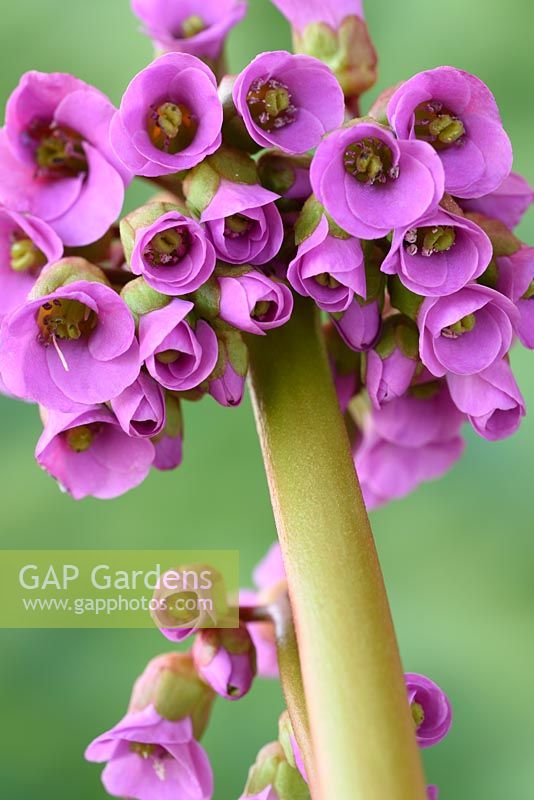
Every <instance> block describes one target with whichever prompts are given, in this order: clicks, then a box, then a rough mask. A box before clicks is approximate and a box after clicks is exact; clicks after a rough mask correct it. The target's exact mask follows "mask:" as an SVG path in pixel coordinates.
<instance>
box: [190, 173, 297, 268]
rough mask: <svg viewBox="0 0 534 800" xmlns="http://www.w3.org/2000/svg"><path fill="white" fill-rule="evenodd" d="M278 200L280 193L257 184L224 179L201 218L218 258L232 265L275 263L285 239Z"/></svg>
mask: <svg viewBox="0 0 534 800" xmlns="http://www.w3.org/2000/svg"><path fill="white" fill-rule="evenodd" d="M276 200H278V195H277V194H274V192H269V191H268V190H267V189H264V188H263V187H262V186H259V185H257V184H252V185H247V184H239V183H233V182H231V181H228V180H225V179H222V180H221V181H220V184H219V188H218V189H217V192H216V194H215V196H214V197H213V199H212V200H211V202H210V204H209V205H208V207H207V208H206V209H205V210H204V212H203V213H202V216H201V218H200V221H201V222H202V223H203V224H204V226H205V229H206V233H207V235H208V237H209V238H210V240H211V242H212V243H213V246H214V247H215V251H216V253H217V257H218V258H220V259H221V260H222V261H226V262H227V263H228V264H251V265H252V266H257V265H260V264H266V263H267V262H268V261H271V259H273V258H274V257H275V256H276V255H277V254H278V251H279V250H280V247H281V245H282V240H283V238H284V226H283V223H282V218H281V216H280V212H279V211H278V209H277V208H276V206H275V201H276Z"/></svg>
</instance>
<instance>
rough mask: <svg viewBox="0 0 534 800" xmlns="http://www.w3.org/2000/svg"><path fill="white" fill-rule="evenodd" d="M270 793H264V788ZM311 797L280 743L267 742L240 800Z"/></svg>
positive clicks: (305, 798) (300, 798)
mask: <svg viewBox="0 0 534 800" xmlns="http://www.w3.org/2000/svg"><path fill="white" fill-rule="evenodd" d="M268 789H270V793H269V794H268V795H265V794H264V792H265V790H268ZM265 796H267V797H268V798H269V800H310V792H309V789H308V786H307V784H306V782H305V780H304V778H303V777H302V775H301V774H300V772H299V771H298V769H296V768H295V767H293V766H291V764H290V763H289V762H288V761H287V759H286V757H285V754H284V751H283V749H282V747H281V745H280V744H279V742H272V743H271V744H268V745H266V746H265V747H264V748H263V749H262V750H260V752H259V753H258V757H257V759H256V763H255V764H254V766H252V767H251V769H250V771H249V774H248V780H247V784H246V786H245V791H244V792H243V795H242V798H241V800H245V798H248V800H253V799H254V800H259V798H263V797H265Z"/></svg>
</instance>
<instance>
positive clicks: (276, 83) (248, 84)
mask: <svg viewBox="0 0 534 800" xmlns="http://www.w3.org/2000/svg"><path fill="white" fill-rule="evenodd" d="M233 97H234V103H235V107H236V108H237V111H238V112H239V114H240V115H241V117H242V118H243V121H244V123H245V126H246V128H247V131H248V132H249V134H250V136H251V137H252V139H253V140H254V141H255V142H257V143H258V144H259V145H261V147H276V148H278V149H279V150H283V151H285V152H287V153H305V152H306V151H307V150H311V149H312V148H314V147H317V145H318V144H319V142H320V141H321V138H322V137H323V136H324V134H325V133H328V132H329V131H331V130H334V129H335V128H337V127H338V126H339V125H341V124H342V122H343V118H344V113H345V101H344V97H343V92H342V90H341V88H340V86H339V83H338V82H337V80H336V78H335V77H334V75H333V73H332V72H331V70H330V69H329V68H328V67H326V66H325V65H324V64H322V63H321V62H320V61H318V60H317V59H315V58H310V56H304V55H292V54H291V53H287V52H285V51H283V50H279V51H276V52H272V53H261V54H260V55H259V56H256V58H255V59H254V60H253V61H252V62H251V64H249V66H248V67H246V69H244V70H243V72H242V73H241V74H240V75H239V76H238V78H237V80H236V82H235V85H234V90H233ZM325 98H327V101H326V102H325Z"/></svg>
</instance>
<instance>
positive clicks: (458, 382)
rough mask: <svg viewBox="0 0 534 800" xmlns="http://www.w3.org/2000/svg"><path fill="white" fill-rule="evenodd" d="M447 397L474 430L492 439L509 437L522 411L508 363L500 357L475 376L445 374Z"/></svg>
mask: <svg viewBox="0 0 534 800" xmlns="http://www.w3.org/2000/svg"><path fill="white" fill-rule="evenodd" d="M447 383H448V385H449V390H450V393H451V397H452V399H453V400H454V402H455V403H456V406H457V407H458V408H459V409H460V411H462V412H463V413H464V414H467V415H468V419H469V422H470V423H471V425H472V426H473V428H474V429H475V431H476V432H477V433H478V434H479V436H482V437H483V438H484V439H489V441H492V442H495V441H498V440H499V439H505V438H507V437H508V436H512V435H513V434H514V433H515V432H516V431H517V430H518V428H519V426H520V425H521V422H522V420H523V417H524V416H525V414H526V409H525V401H524V400H523V397H522V395H521V392H520V390H519V387H518V385H517V383H516V381H515V378H514V375H513V372H512V370H511V368H510V365H509V364H508V362H507V361H506V359H503V360H501V361H498V362H497V363H496V364H493V365H492V366H491V367H489V368H488V369H485V370H483V371H482V372H479V373H478V374H477V375H453V374H450V375H448V376H447Z"/></svg>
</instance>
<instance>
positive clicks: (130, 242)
mask: <svg viewBox="0 0 534 800" xmlns="http://www.w3.org/2000/svg"><path fill="white" fill-rule="evenodd" d="M171 211H176V212H177V213H178V214H182V215H183V216H189V213H188V210H187V208H185V207H184V206H181V205H178V204H177V203H160V202H153V203H147V204H146V205H144V206H141V207H140V208H137V209H136V210H135V211H132V212H131V213H130V214H128V215H127V216H126V217H124V219H123V220H121V223H120V236H121V242H122V246H123V249H124V255H125V257H126V261H127V263H128V265H129V264H130V262H131V258H132V251H133V249H134V245H135V237H136V235H137V231H139V230H142V229H143V228H148V227H150V225H153V224H154V223H155V222H157V220H158V219H159V218H160V217H162V216H163V215H164V214H168V213H169V212H171Z"/></svg>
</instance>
